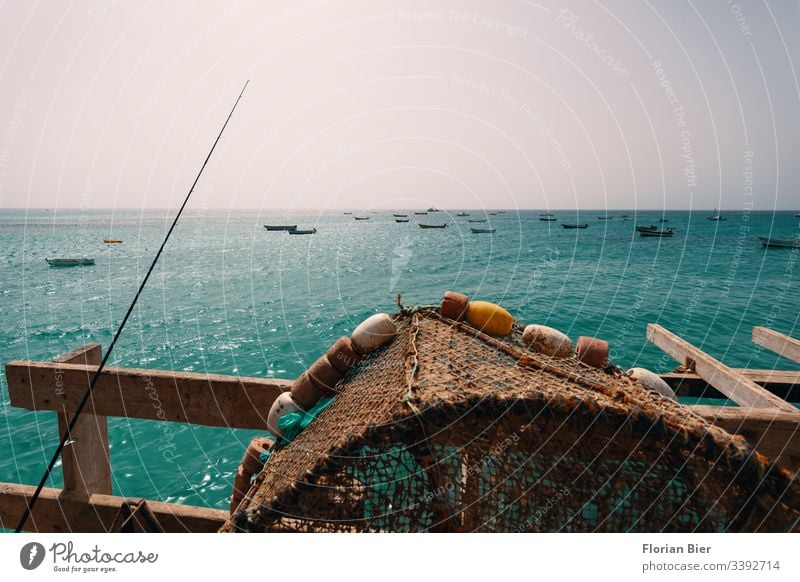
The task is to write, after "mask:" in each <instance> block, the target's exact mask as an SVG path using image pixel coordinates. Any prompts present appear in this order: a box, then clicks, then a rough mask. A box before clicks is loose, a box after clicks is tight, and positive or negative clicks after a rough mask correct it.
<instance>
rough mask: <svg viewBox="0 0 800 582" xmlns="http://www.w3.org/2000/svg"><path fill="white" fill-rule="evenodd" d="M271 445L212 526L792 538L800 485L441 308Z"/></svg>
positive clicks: (576, 366) (655, 401)
mask: <svg viewBox="0 0 800 582" xmlns="http://www.w3.org/2000/svg"><path fill="white" fill-rule="evenodd" d="M397 324H398V330H399V333H398V335H397V337H396V338H395V339H394V340H393V342H392V343H391V344H389V345H388V346H386V347H384V348H382V349H381V350H379V351H378V352H376V353H374V354H372V355H370V356H369V357H367V358H365V359H363V360H362V361H361V363H360V364H358V365H357V366H356V367H354V368H353V369H352V370H351V371H350V372H349V373H348V375H347V376H346V377H345V378H344V380H343V381H342V382H341V384H340V388H341V393H340V394H339V396H337V397H336V399H335V400H334V401H333V403H331V404H330V405H329V406H328V407H327V408H325V409H324V410H323V411H322V412H321V413H320V414H319V416H318V418H317V419H316V420H315V421H314V422H313V424H311V425H310V426H309V427H308V428H306V429H305V430H304V431H303V432H301V433H300V434H298V435H297V436H296V437H295V438H294V440H293V441H292V442H291V443H290V444H287V445H285V446H277V447H276V448H275V449H274V451H273V452H272V454H271V456H270V458H269V461H268V462H267V464H266V465H265V467H264V470H263V471H262V472H261V473H260V474H259V475H258V477H257V479H256V480H255V481H254V484H253V487H252V488H251V490H250V492H249V493H248V495H247V497H246V498H245V500H244V502H243V503H242V504H240V506H239V509H238V510H237V511H236V512H235V513H234V514H233V515H232V516H231V518H230V520H229V521H228V523H227V524H226V525H225V526H224V527H223V528H222V531H283V530H291V531H308V532H373V531H388V532H412V531H455V532H461V531H465V532H466V531H485V532H498V531H499V532H516V531H520V532H542V531H565V532H591V531H608V532H625V531H645V532H654V531H710V532H722V531H790V530H793V529H797V528H798V518H799V517H800V495H799V494H798V493H799V491H800V489H799V488H798V484H797V483H796V482H795V481H792V477H791V475H790V474H789V473H788V472H786V471H785V470H783V469H779V468H777V467H776V466H774V465H772V464H770V463H768V462H767V460H766V459H765V458H764V457H763V456H761V455H760V454H758V453H756V452H754V451H753V449H752V448H751V447H750V445H749V444H748V443H747V442H746V441H745V440H744V439H743V438H742V437H739V436H732V435H730V434H729V433H727V432H725V431H723V430H722V429H719V428H717V427H714V426H712V425H710V424H709V423H707V422H705V421H704V420H702V419H701V418H699V417H697V416H695V415H694V414H693V413H691V410H690V409H689V408H688V407H684V406H682V405H680V404H677V403H675V402H673V401H671V400H668V399H666V398H663V397H661V396H659V395H656V394H653V393H651V392H648V391H647V390H646V389H645V388H644V387H643V386H642V385H640V384H638V383H636V382H634V381H632V380H630V379H628V378H627V377H625V376H623V375H621V374H618V373H615V372H614V371H613V370H599V369H595V368H590V367H588V366H586V365H584V364H583V363H581V362H579V361H578V360H577V359H575V358H571V359H564V360H556V359H551V358H548V357H546V356H542V355H540V354H535V353H531V352H530V351H528V350H527V349H525V348H524V347H523V346H522V344H521V342H520V338H519V331H520V330H519V329H515V331H514V333H513V334H512V335H511V336H510V337H509V338H506V339H504V340H498V339H495V338H491V337H489V336H486V335H484V334H482V333H481V332H479V331H477V330H475V329H473V328H471V327H469V326H467V325H465V324H461V323H456V322H453V321H451V320H448V319H444V318H442V317H441V316H439V315H438V313H437V312H436V311H435V310H423V311H421V312H418V313H415V314H413V315H398V316H397Z"/></svg>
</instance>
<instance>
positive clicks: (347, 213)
mask: <svg viewBox="0 0 800 582" xmlns="http://www.w3.org/2000/svg"><path fill="white" fill-rule="evenodd" d="M344 214H346V215H349V214H353V213H352V212H345V213H344Z"/></svg>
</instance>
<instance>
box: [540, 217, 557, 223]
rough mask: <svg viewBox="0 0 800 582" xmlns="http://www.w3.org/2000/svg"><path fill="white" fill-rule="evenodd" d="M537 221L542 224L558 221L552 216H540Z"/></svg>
mask: <svg viewBox="0 0 800 582" xmlns="http://www.w3.org/2000/svg"><path fill="white" fill-rule="evenodd" d="M539 220H541V221H543V222H555V221H556V220H558V219H557V218H555V217H553V216H540V217H539Z"/></svg>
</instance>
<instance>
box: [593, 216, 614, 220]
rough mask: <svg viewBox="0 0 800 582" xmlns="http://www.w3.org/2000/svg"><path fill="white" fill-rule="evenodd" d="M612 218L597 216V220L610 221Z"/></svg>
mask: <svg viewBox="0 0 800 582" xmlns="http://www.w3.org/2000/svg"><path fill="white" fill-rule="evenodd" d="M612 218H614V217H613V216H598V217H597V220H611V219H612Z"/></svg>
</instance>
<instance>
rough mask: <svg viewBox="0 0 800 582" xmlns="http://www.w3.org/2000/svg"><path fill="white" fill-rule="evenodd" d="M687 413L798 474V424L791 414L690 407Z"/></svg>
mask: <svg viewBox="0 0 800 582" xmlns="http://www.w3.org/2000/svg"><path fill="white" fill-rule="evenodd" d="M689 409H690V410H692V411H694V412H695V413H696V414H699V415H700V416H702V417H703V418H704V419H705V420H707V421H708V422H710V423H712V424H715V425H717V426H719V427H720V428H724V429H725V430H727V431H728V432H729V433H732V434H740V435H742V436H744V437H745V438H746V439H747V440H748V441H750V444H751V445H753V447H754V448H755V449H756V450H757V451H758V452H760V453H761V454H763V455H764V456H766V457H767V458H769V459H770V460H772V461H776V462H777V463H778V465H780V466H782V467H786V468H787V469H790V470H792V471H798V470H800V423H798V420H797V416H796V415H794V414H790V413H786V412H779V411H775V410H754V409H744V408H737V407H735V406H700V405H698V406H690V407H689Z"/></svg>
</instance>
